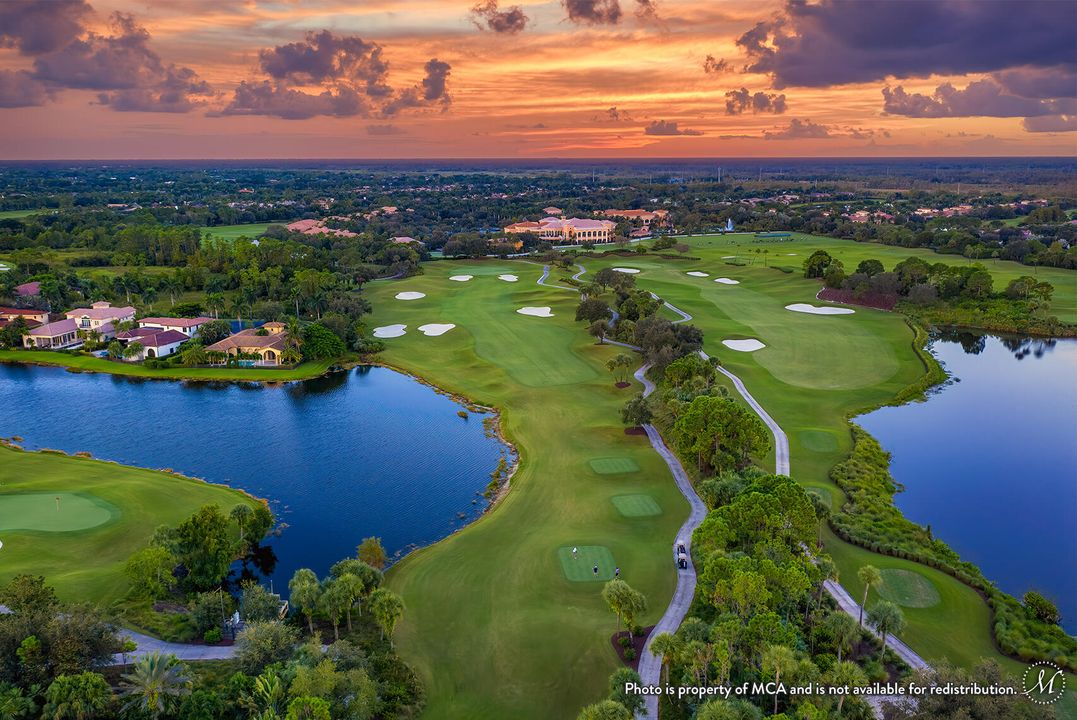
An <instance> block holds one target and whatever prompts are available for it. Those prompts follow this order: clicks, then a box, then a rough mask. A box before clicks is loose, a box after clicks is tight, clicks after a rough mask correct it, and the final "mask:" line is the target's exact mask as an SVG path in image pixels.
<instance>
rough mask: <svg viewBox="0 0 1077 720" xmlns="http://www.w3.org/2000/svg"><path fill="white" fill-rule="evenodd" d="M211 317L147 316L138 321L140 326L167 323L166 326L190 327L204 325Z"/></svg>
mask: <svg viewBox="0 0 1077 720" xmlns="http://www.w3.org/2000/svg"><path fill="white" fill-rule="evenodd" d="M212 320H213V318H208V317H194V318H177V317H148V318H142V319H141V320H139V321H138V324H139V326H140V327H145V326H147V325H167V326H168V327H183V328H192V327H197V326H199V325H205V324H206V323H208V322H211V321H212Z"/></svg>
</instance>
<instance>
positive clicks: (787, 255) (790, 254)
mask: <svg viewBox="0 0 1077 720" xmlns="http://www.w3.org/2000/svg"><path fill="white" fill-rule="evenodd" d="M794 255H796V253H786V254H785V256H786V257H793V256H794Z"/></svg>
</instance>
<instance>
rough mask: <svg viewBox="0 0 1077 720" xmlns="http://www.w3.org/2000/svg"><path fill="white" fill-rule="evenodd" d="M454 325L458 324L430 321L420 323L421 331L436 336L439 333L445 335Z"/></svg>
mask: <svg viewBox="0 0 1077 720" xmlns="http://www.w3.org/2000/svg"><path fill="white" fill-rule="evenodd" d="M454 327H456V326H455V325H453V324H452V323H428V324H426V325H420V326H419V332H421V333H422V334H423V335H429V336H431V337H436V336H438V335H444V334H445V333H447V332H449V331H450V330H452V329H453V328H454Z"/></svg>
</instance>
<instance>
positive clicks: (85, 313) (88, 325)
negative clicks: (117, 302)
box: [64, 302, 135, 340]
mask: <svg viewBox="0 0 1077 720" xmlns="http://www.w3.org/2000/svg"><path fill="white" fill-rule="evenodd" d="M64 317H66V318H67V319H68V320H74V321H75V323H76V325H77V326H78V330H79V332H81V333H89V332H96V333H97V334H98V335H100V336H101V339H102V340H108V339H110V338H112V337H114V336H115V334H116V331H115V329H114V328H115V326H116V323H121V322H130V321H132V320H134V319H135V309H134V308H133V307H131V306H130V305H124V306H123V307H112V305H111V304H110V303H107V302H95V303H94V304H93V305H91V306H90V307H88V308H75V309H74V310H68V311H67V312H66V313H64Z"/></svg>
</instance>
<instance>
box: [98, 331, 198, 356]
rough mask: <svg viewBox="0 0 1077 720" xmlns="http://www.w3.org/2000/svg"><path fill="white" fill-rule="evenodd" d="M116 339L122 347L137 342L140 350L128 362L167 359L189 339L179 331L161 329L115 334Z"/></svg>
mask: <svg viewBox="0 0 1077 720" xmlns="http://www.w3.org/2000/svg"><path fill="white" fill-rule="evenodd" d="M116 339H117V340H119V341H120V342H121V343H123V344H124V345H130V344H131V343H135V342H137V343H138V344H139V345H141V346H142V350H141V351H140V352H139V353H138V354H137V355H135V356H134V357H132V358H129V359H130V360H152V359H154V358H162V357H168V356H169V355H173V354H175V353H176V351H177V350H179V347H180V345H182V344H183V343H185V342H187V341H188V340H190V339H191V338H190V337H189V336H188V335H186V334H185V333H182V332H180V331H179V330H162V329H161V328H152V327H146V328H142V327H140V328H136V329H133V330H124V331H123V332H119V333H117V334H116Z"/></svg>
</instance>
